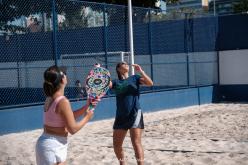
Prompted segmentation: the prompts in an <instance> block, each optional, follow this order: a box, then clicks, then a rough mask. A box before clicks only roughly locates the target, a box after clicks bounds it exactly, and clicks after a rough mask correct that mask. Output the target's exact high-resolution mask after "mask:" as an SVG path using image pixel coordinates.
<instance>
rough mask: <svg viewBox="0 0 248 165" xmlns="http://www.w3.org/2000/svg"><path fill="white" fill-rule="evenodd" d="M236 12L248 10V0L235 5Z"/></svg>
mask: <svg viewBox="0 0 248 165" xmlns="http://www.w3.org/2000/svg"><path fill="white" fill-rule="evenodd" d="M233 10H234V12H235V13H243V12H245V13H246V12H248V0H241V1H240V2H239V3H236V4H234V5H233Z"/></svg>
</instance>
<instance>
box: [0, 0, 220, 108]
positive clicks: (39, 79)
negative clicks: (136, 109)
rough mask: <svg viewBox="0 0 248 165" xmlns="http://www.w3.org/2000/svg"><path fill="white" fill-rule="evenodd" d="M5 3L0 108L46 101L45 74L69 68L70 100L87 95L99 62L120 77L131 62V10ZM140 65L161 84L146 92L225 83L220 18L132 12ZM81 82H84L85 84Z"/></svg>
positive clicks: (30, 0) (0, 27)
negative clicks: (119, 66) (120, 65)
mask: <svg viewBox="0 0 248 165" xmlns="http://www.w3.org/2000/svg"><path fill="white" fill-rule="evenodd" d="M8 2H12V1H3V2H2V3H1V9H3V10H2V12H1V20H0V21H1V22H0V45H1V46H0V52H1V53H0V54H1V56H0V63H1V64H0V92H1V95H0V108H1V109H4V108H6V107H14V106H20V105H21V106H24V105H30V104H32V105H34V104H40V103H43V102H44V94H43V89H42V83H43V72H44V70H45V69H46V68H47V67H49V66H51V65H54V64H57V65H64V66H67V70H68V71H67V75H68V78H69V84H68V87H67V88H66V91H65V95H66V96H67V97H68V98H70V99H77V98H78V97H80V98H81V97H82V96H85V93H82V90H81V89H80V88H81V87H80V86H83V84H84V80H85V78H86V75H87V73H88V71H89V70H90V69H91V68H92V66H93V64H94V63H96V62H98V63H101V64H102V65H103V66H104V67H106V68H108V69H109V70H110V72H111V74H112V79H115V78H117V76H116V73H115V65H116V63H117V62H119V61H121V58H122V55H123V54H124V55H125V58H126V59H127V60H128V59H129V53H128V52H129V37H128V12H127V7H126V6H119V5H108V4H99V3H90V2H83V1H68V0H56V1H51V0H44V1H37V0H27V1H13V2H12V3H13V4H12V3H8ZM133 25H134V27H133V28H134V51H135V63H138V64H140V65H141V66H142V67H143V69H144V70H145V71H146V73H147V74H148V75H149V76H151V78H152V79H153V81H154V86H153V87H151V88H142V90H143V91H151V92H152V91H155V90H156V91H157V90H168V89H172V88H173V89H176V88H181V87H192V86H193V87H195V86H205V85H213V84H217V83H218V60H217V52H216V37H217V29H218V18H217V17H212V16H208V17H206V16H205V17H203V15H202V14H199V15H197V14H194V15H192V14H190V13H176V12H174V13H168V12H165V11H161V10H155V9H146V8H136V7H134V8H133ZM79 83H80V84H79Z"/></svg>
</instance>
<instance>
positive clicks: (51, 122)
mask: <svg viewBox="0 0 248 165" xmlns="http://www.w3.org/2000/svg"><path fill="white" fill-rule="evenodd" d="M64 98H65V96H59V97H57V98H56V99H55V100H54V101H53V102H52V104H51V105H50V106H49V108H48V110H47V111H44V124H45V125H47V126H51V127H64V126H65V121H64V119H63V118H62V117H61V116H60V114H57V113H56V112H55V110H56V107H57V104H58V103H59V101H61V100H62V99H64Z"/></svg>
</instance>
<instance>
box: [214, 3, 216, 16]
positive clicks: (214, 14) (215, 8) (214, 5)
mask: <svg viewBox="0 0 248 165" xmlns="http://www.w3.org/2000/svg"><path fill="white" fill-rule="evenodd" d="M215 14H216V8H215V0H214V16H215Z"/></svg>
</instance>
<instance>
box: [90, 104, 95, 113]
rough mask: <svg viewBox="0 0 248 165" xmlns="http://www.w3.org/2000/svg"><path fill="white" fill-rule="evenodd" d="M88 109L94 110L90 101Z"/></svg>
mask: <svg viewBox="0 0 248 165" xmlns="http://www.w3.org/2000/svg"><path fill="white" fill-rule="evenodd" d="M89 110H90V111H94V110H95V108H94V106H93V105H92V104H91V103H90V105H89Z"/></svg>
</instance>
